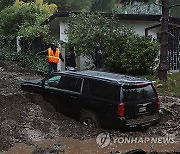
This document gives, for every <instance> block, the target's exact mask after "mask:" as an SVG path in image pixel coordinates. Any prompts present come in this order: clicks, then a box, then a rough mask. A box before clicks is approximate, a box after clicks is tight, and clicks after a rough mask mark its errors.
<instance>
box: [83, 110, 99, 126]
mask: <svg viewBox="0 0 180 154" xmlns="http://www.w3.org/2000/svg"><path fill="white" fill-rule="evenodd" d="M80 122H81V123H82V124H84V125H86V126H90V127H93V128H98V127H100V122H99V118H98V116H97V114H96V113H95V112H93V111H90V110H84V109H83V110H81V113H80Z"/></svg>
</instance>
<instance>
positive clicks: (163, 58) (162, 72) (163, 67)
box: [120, 0, 180, 81]
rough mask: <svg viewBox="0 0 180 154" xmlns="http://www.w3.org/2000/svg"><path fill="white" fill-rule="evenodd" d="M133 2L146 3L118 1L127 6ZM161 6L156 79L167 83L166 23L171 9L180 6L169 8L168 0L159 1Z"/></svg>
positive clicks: (142, 0)
mask: <svg viewBox="0 0 180 154" xmlns="http://www.w3.org/2000/svg"><path fill="white" fill-rule="evenodd" d="M133 1H141V2H145V1H146V2H147V0H128V3H127V2H126V1H125V0H120V2H121V3H123V4H129V3H132V2H133ZM161 2H162V4H161V6H162V21H161V23H162V26H161V48H160V64H159V71H158V77H159V79H160V80H163V81H167V71H168V21H169V10H170V8H172V7H175V6H180V5H171V6H169V0H161Z"/></svg>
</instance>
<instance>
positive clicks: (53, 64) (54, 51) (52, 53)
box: [38, 44, 64, 75]
mask: <svg viewBox="0 0 180 154" xmlns="http://www.w3.org/2000/svg"><path fill="white" fill-rule="evenodd" d="M43 53H47V58H48V64H49V65H48V75H50V74H51V73H52V72H53V71H54V72H57V64H58V63H59V62H60V60H62V62H64V58H63V56H62V54H61V51H60V49H59V48H57V47H56V46H55V45H54V44H52V45H51V47H50V48H48V50H45V51H42V52H40V53H38V55H39V54H43Z"/></svg>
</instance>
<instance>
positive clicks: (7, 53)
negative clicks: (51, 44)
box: [0, 36, 48, 74]
mask: <svg viewBox="0 0 180 154" xmlns="http://www.w3.org/2000/svg"><path fill="white" fill-rule="evenodd" d="M7 40H8V41H7ZM12 40H14V38H13V37H4V36H0V47H1V48H0V59H1V60H12V61H17V62H20V63H21V64H22V65H23V66H24V67H27V68H29V69H31V70H33V71H35V72H37V73H41V74H45V73H47V65H48V64H47V60H46V57H44V56H41V57H36V56H35V55H33V54H31V53H29V52H27V53H25V52H19V53H17V52H16V48H15V45H14V43H13V41H12ZM5 42H6V43H5Z"/></svg>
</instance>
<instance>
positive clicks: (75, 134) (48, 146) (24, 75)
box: [0, 61, 180, 154]
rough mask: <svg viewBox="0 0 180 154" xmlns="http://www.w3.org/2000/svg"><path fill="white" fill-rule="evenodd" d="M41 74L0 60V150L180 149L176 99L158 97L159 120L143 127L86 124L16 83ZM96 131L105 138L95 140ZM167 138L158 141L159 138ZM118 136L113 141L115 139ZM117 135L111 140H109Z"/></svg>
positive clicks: (179, 103) (36, 152)
mask: <svg viewBox="0 0 180 154" xmlns="http://www.w3.org/2000/svg"><path fill="white" fill-rule="evenodd" d="M37 78H42V76H40V75H36V74H35V73H34V72H32V71H29V70H28V69H24V68H23V67H21V66H20V65H18V63H16V62H11V61H0V154H1V153H7V154H8V153H9V154H11V153H12V154H13V153H19V154H21V153H22V154H24V153H27V154H28V153H34V154H40V153H41V154H43V153H46V154H48V153H124V152H126V151H128V150H132V149H138V148H141V149H144V150H145V151H147V152H164V153H165V152H169V153H173V152H174V153H179V152H180V142H179V140H180V99H179V98H174V97H168V96H161V102H162V103H161V107H162V108H163V110H162V119H161V121H160V123H159V124H157V125H155V126H153V127H150V128H149V129H147V130H144V131H131V132H120V131H115V130H104V129H92V128H89V127H87V126H84V125H82V124H80V123H79V121H77V120H75V119H73V118H69V117H67V116H64V115H63V114H61V113H58V112H56V110H55V109H54V107H53V106H52V105H51V104H49V103H47V102H45V101H44V100H43V99H42V97H41V96H40V95H38V94H32V93H25V92H23V91H21V90H20V84H21V83H22V82H23V81H25V80H30V79H37ZM101 133H104V134H107V133H108V135H109V136H110V139H111V143H110V144H109V145H107V146H106V147H105V146H104V148H102V144H101V145H100V144H99V145H98V144H97V143H96V139H97V136H98V135H99V134H101ZM167 137H168V138H170V139H172V140H171V141H172V142H171V143H164V142H163V141H162V140H163V138H167ZM118 138H119V140H118ZM123 138H137V139H138V141H139V139H145V138H146V139H147V138H150V139H151V138H160V142H159V143H151V142H150V141H149V140H148V141H147V143H145V142H138V143H136V144H135V143H122V139H123ZM115 139H117V140H115Z"/></svg>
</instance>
